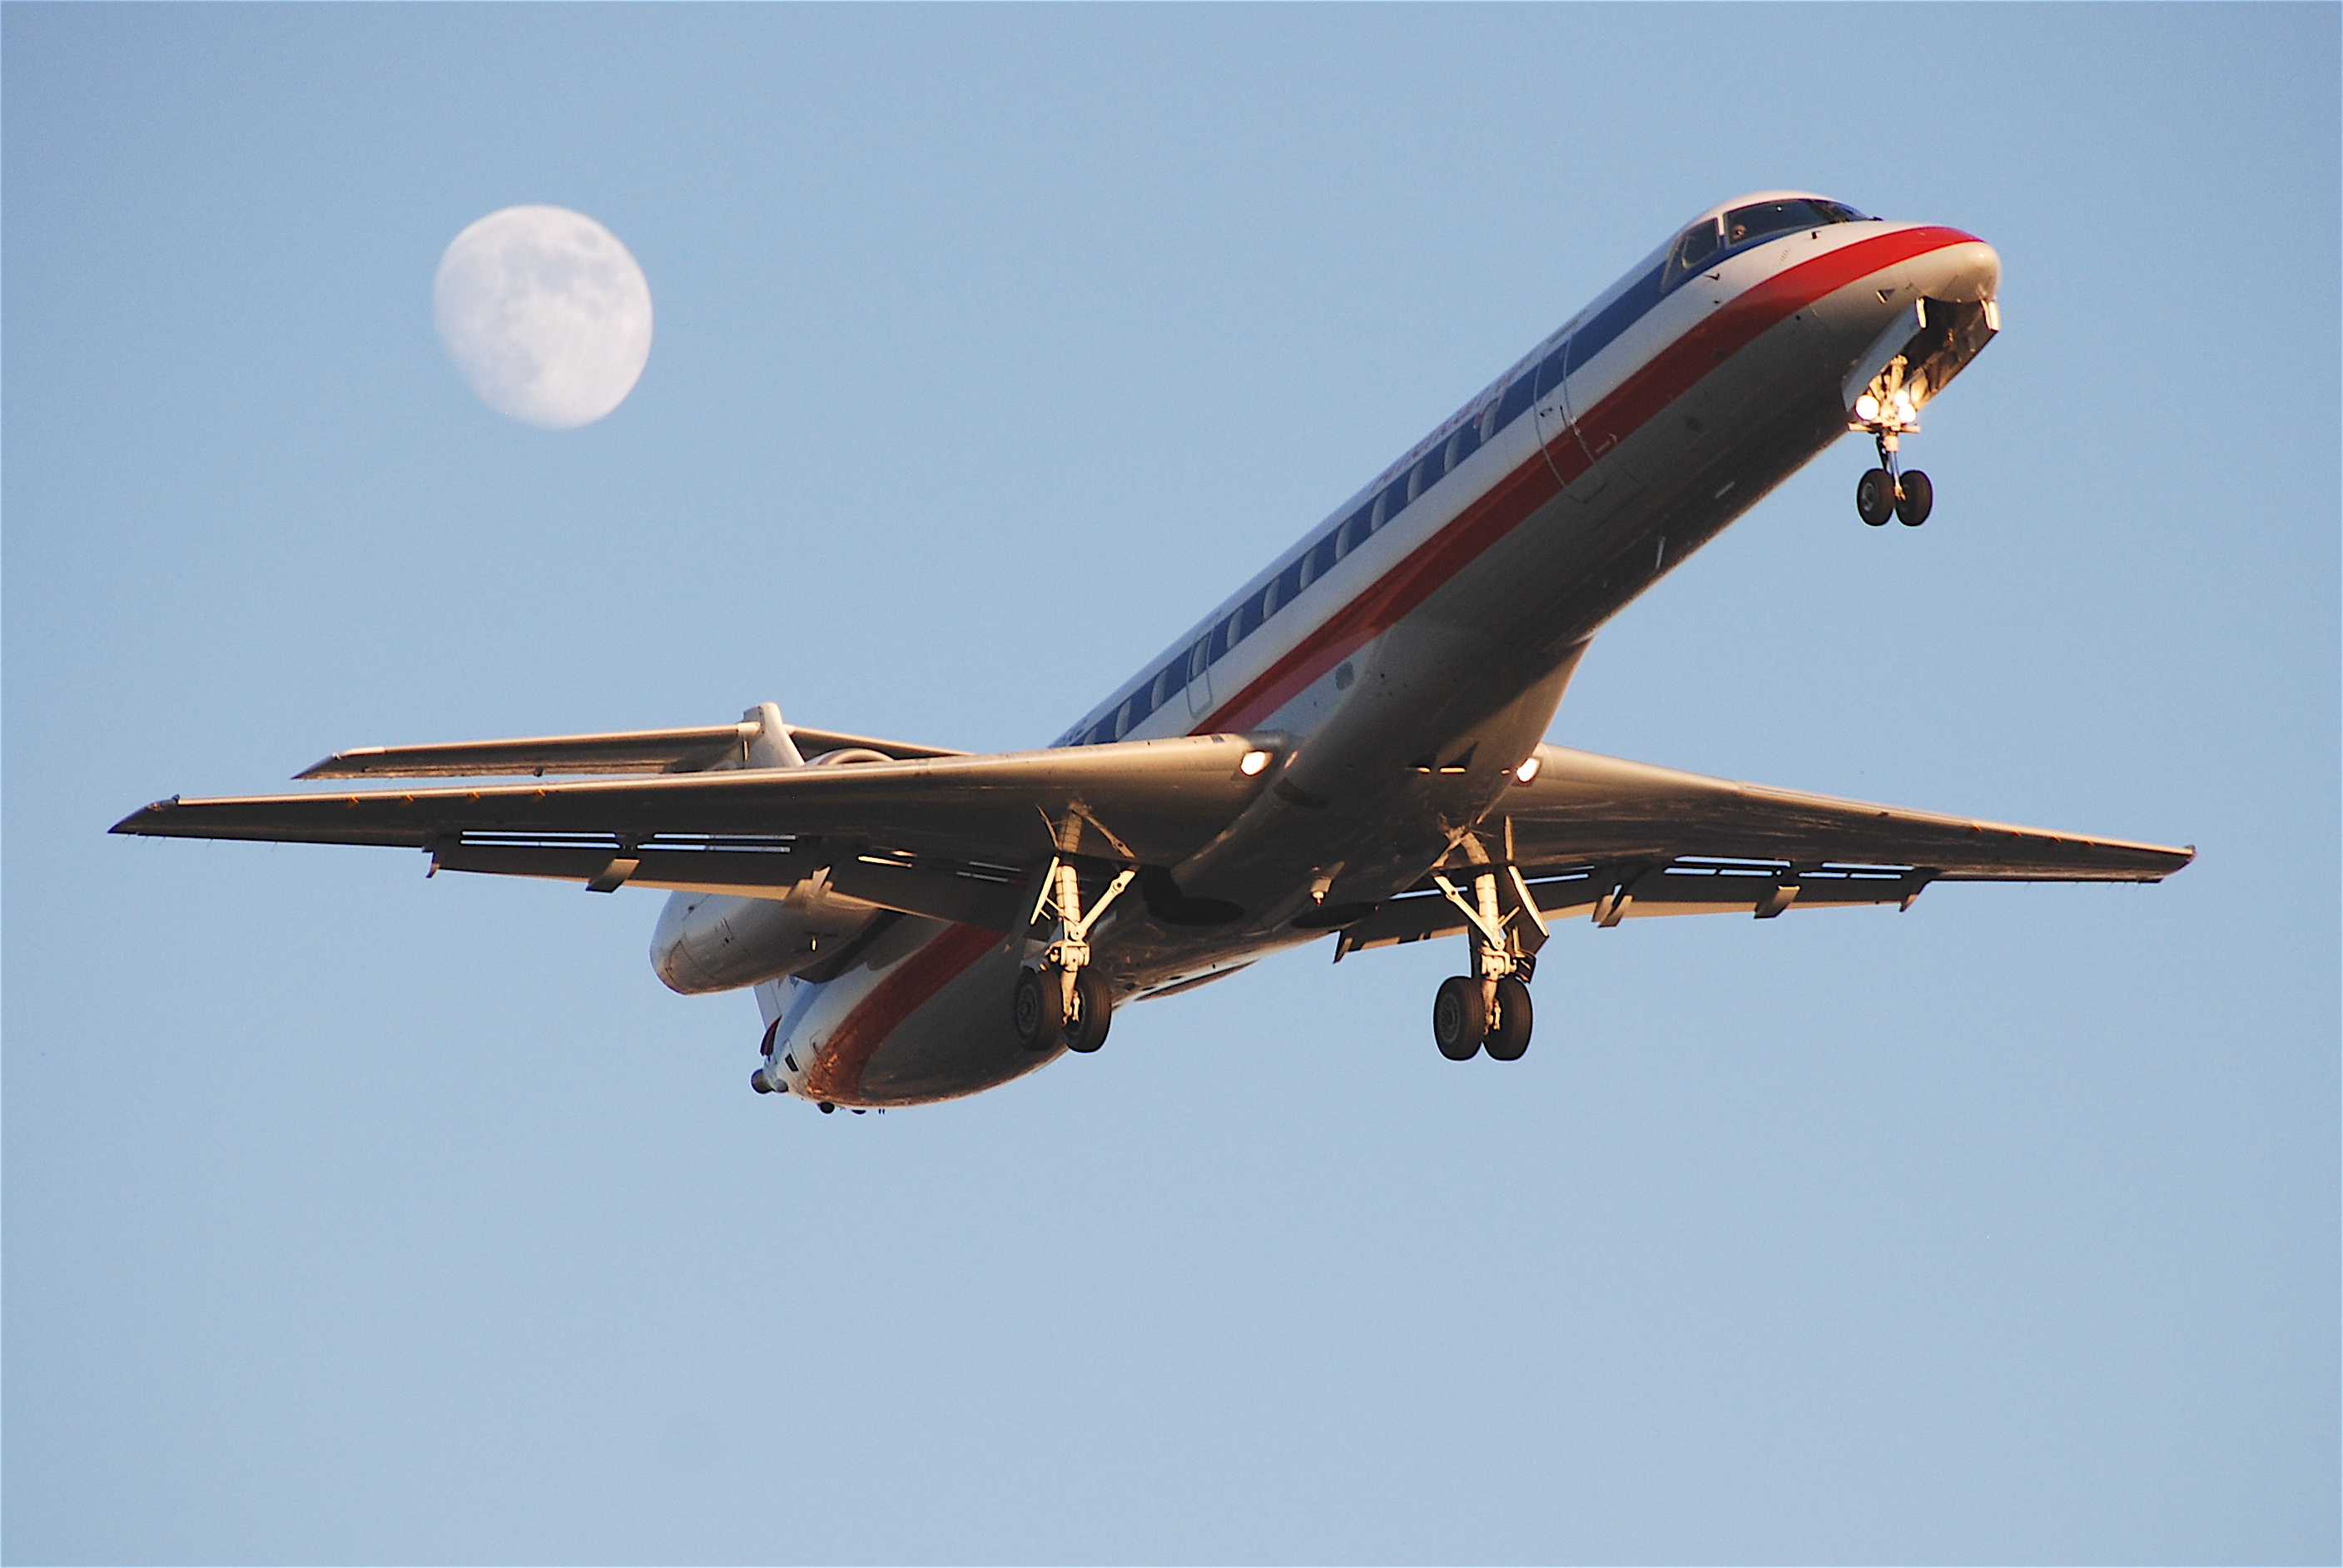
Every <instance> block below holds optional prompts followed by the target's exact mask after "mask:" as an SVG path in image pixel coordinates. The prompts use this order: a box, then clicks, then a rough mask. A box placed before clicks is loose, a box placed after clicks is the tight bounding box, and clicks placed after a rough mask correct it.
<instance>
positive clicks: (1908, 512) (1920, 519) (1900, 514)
mask: <svg viewBox="0 0 2343 1568" xmlns="http://www.w3.org/2000/svg"><path fill="white" fill-rule="evenodd" d="M1935 509H1936V486H1934V485H1932V484H1930V483H1928V476H1927V475H1926V474H1924V473H1922V472H1920V470H1919V469H1917V468H1913V469H1911V470H1909V471H1908V472H1906V474H1905V476H1904V491H1903V494H1901V495H1899V496H1897V497H1896V519H1897V520H1898V521H1899V522H1901V523H1902V524H1903V525H1904V526H1905V527H1906V528H1918V527H1919V526H1920V525H1921V524H1922V523H1925V522H1926V521H1927V520H1928V514H1929V513H1930V512H1932V511H1934V510H1935Z"/></svg>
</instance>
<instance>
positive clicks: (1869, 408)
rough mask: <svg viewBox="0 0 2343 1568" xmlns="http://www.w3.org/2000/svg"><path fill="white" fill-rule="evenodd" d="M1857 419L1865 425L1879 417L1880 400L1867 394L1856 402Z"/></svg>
mask: <svg viewBox="0 0 2343 1568" xmlns="http://www.w3.org/2000/svg"><path fill="white" fill-rule="evenodd" d="M1855 417H1856V418H1858V419H1860V420H1862V421H1863V422H1864V423H1865V424H1866V425H1868V424H1870V423H1871V422H1872V421H1873V420H1874V419H1876V418H1878V417H1879V399H1878V398H1876V397H1873V396H1872V395H1871V394H1870V393H1868V392H1865V394H1864V395H1863V396H1862V397H1857V398H1856V399H1855Z"/></svg>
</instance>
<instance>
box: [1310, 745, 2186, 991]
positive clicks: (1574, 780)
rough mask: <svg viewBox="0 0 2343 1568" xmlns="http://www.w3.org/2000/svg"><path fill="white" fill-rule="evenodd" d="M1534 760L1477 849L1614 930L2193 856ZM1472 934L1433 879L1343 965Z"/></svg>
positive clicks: (1653, 771) (1789, 793) (2138, 870)
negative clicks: (1375, 952)
mask: <svg viewBox="0 0 2343 1568" xmlns="http://www.w3.org/2000/svg"><path fill="white" fill-rule="evenodd" d="M1537 761H1538V767H1537V769H1536V772H1535V775H1534V779H1533V780H1532V782H1531V783H1530V784H1529V785H1528V786H1526V787H1525V788H1523V789H1520V790H1518V791H1516V792H1515V793H1514V794H1513V795H1512V796H1511V797H1509V798H1508V799H1507V800H1506V801H1505V802H1504V803H1503V804H1502V805H1500V806H1499V807H1498V809H1497V812H1496V814H1494V815H1493V817H1492V819H1491V820H1490V821H1489V822H1488V823H1486V824H1484V825H1483V828H1484V831H1483V834H1481V835H1480V836H1479V839H1478V840H1477V841H1478V842H1479V843H1480V844H1482V845H1485V846H1486V848H1485V849H1483V850H1482V854H1483V858H1484V860H1485V862H1486V863H1488V864H1498V863H1503V864H1507V865H1510V866H1511V867H1513V868H1514V869H1518V870H1519V872H1520V874H1521V877H1522V880H1523V886H1524V887H1525V889H1526V890H1527V891H1528V893H1529V895H1530V897H1531V898H1532V899H1534V900H1535V902H1536V904H1537V907H1538V912H1539V913H1540V915H1541V916H1543V917H1545V918H1549V919H1560V918H1564V917H1570V916H1576V915H1586V916H1590V917H1591V918H1592V919H1593V920H1594V921H1595V922H1596V923H1598V924H1601V925H1606V926H1608V925H1616V924H1617V923H1618V922H1619V921H1621V920H1630V919H1641V918H1644V917H1648V916H1656V915H1689V914H1726V913H1739V914H1752V915H1755V916H1756V917H1757V918H1758V919H1761V920H1769V919H1772V918H1774V917H1775V916H1777V915H1781V914H1785V913H1787V912H1788V911H1790V910H1817V909H1848V908H1853V907H1855V906H1858V905H1866V904H1895V905H1896V906H1898V907H1899V908H1908V907H1910V905H1911V903H1912V900H1915V899H1916V898H1918V897H1919V896H1920V891H1921V890H1922V889H1924V888H1926V886H1927V885H1928V884H1929V883H1931V882H1938V881H2022V882H2044V881H2084V882H2154V881H2160V880H2162V879H2164V878H2166V877H2167V876H2169V875H2171V874H2172V873H2173V872H2174V871H2177V870H2178V869H2181V868H2182V867H2183V866H2186V865H2187V864H2188V862H2189V861H2190V860H2191V859H2194V858H2195V855H2196V851H2195V850H2194V849H2178V848H2174V847H2171V846H2168V845H2162V844H2147V843H2138V842H2134V841H2132V840H2128V839H2109V838H2104V837H2093V836H2087V835H2082V834H2075V833H2056V832H2052V831H2049V830H2047V829H2041V828H2024V827H2019V826H2016V825H2015V824H2012V823H2007V822H1994V821H1987V820H1985V819H1979V818H1971V817H1956V816H1949V815H1946V814H1945V813H1942V812H1935V811H1916V810H1912V809H1908V808H1902V807H1895V806H1882V805H1877V804H1875V803H1873V802H1871V801H1866V800H1849V799H1841V798H1838V797H1835V796H1829V795H1814V794H1807V793H1804V792H1802V791H1799V790H1794V789H1773V788H1770V787H1768V786H1765V785H1759V784H1743V783H1737V782H1735V781H1734V780H1731V779H1712V778H1708V777H1705V776H1704V775H1701V774H1697V773H1685V772H1680V771H1678V770H1676V769H1669V768H1657V767H1654V766H1653V765H1651V764H1649V763H1644V762H1630V761H1627V760H1625V759H1622V758H1616V757H1604V756H1600V755H1597V754H1596V753H1594V752H1590V751H1574V750H1571V749H1567V748H1564V747H1559V746H1541V747H1539V748H1538V749H1537ZM1490 851H1494V852H1493V853H1491V852H1490ZM1454 869H1456V870H1458V871H1465V870H1470V869H1474V868H1473V865H1472V863H1471V862H1469V861H1467V862H1465V863H1463V864H1460V865H1459V866H1457V867H1456V868H1454ZM1466 923H1467V922H1466V920H1465V917H1464V915H1463V911H1462V910H1459V909H1458V908H1457V907H1456V906H1455V905H1454V904H1453V902H1452V901H1451V900H1449V899H1448V898H1447V897H1446V896H1445V895H1444V894H1443V893H1442V892H1440V891H1438V890H1436V889H1434V888H1433V886H1432V885H1431V884H1430V883H1429V882H1427V883H1426V884H1425V885H1424V886H1423V887H1422V888H1419V889H1417V890H1411V892H1409V893H1408V894H1406V895H1403V896H1402V897H1400V898H1397V899H1393V900H1390V901H1388V902H1386V903H1385V904H1383V906H1382V907H1381V908H1380V909H1378V910H1375V911H1374V913H1373V914H1372V915H1369V916H1368V917H1366V918H1365V919H1363V920H1359V921H1357V922H1355V923H1353V924H1352V925H1351V926H1349V927H1348V928H1346V929H1345V930H1344V931H1343V933H1342V939H1341V942H1340V945H1339V947H1338V949H1337V950H1336V954H1335V956H1336V957H1337V958H1338V959H1339V958H1340V957H1341V956H1342V954H1343V953H1346V952H1354V951H1357V950H1362V949H1365V948H1377V947H1387V946H1391V945H1393V944H1394V943H1399V942H1410V941H1420V940H1424V939H1426V938H1430V937H1441V936H1454V935H1458V934H1460V933H1462V932H1463V930H1464V929H1465V927H1466Z"/></svg>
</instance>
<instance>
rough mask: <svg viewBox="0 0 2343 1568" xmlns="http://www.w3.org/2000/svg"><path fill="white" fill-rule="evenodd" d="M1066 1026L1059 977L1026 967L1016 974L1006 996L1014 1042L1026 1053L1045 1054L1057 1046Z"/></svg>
mask: <svg viewBox="0 0 2343 1568" xmlns="http://www.w3.org/2000/svg"><path fill="white" fill-rule="evenodd" d="M1065 1023H1066V999H1065V995H1064V993H1063V992H1062V991H1061V990H1060V989H1059V986H1058V977H1057V976H1056V975H1054V974H1044V973H1042V972H1041V970H1037V969H1035V968H1034V967H1033V966H1032V965H1031V964H1028V965H1026V966H1025V967H1024V968H1023V969H1021V970H1018V971H1017V983H1016V985H1015V986H1013V987H1011V990H1010V993H1009V1024H1010V1027H1011V1029H1014V1030H1016V1031H1017V1042H1018V1043H1019V1044H1020V1045H1022V1046H1023V1047H1024V1048H1025V1049H1026V1050H1049V1049H1050V1048H1051V1047H1052V1046H1054V1045H1056V1044H1057V1043H1058V1037H1059V1035H1060V1033H1061V1031H1062V1030H1064V1028H1065Z"/></svg>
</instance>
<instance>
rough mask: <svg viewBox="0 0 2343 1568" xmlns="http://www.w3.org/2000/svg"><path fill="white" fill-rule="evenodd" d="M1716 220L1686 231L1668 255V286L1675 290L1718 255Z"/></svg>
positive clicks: (1695, 225)
mask: <svg viewBox="0 0 2343 1568" xmlns="http://www.w3.org/2000/svg"><path fill="white" fill-rule="evenodd" d="M1716 248H1717V239H1716V220H1715V218H1711V219H1709V220H1708V221H1707V222H1706V223H1702V224H1694V226H1692V227H1690V228H1688V229H1686V230H1684V237H1683V238H1682V239H1679V240H1677V241H1676V247H1675V249H1674V251H1672V252H1670V253H1669V255H1668V276H1667V286H1669V287H1670V288H1674V286H1676V284H1677V283H1678V282H1679V281H1681V280H1682V279H1683V278H1684V276H1686V275H1687V274H1689V273H1694V272H1697V271H1699V270H1700V264H1701V263H1702V262H1704V261H1706V260H1707V259H1708V258H1709V257H1710V256H1715V254H1716Z"/></svg>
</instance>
